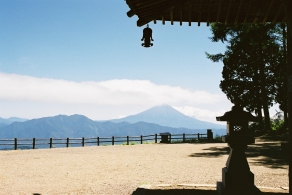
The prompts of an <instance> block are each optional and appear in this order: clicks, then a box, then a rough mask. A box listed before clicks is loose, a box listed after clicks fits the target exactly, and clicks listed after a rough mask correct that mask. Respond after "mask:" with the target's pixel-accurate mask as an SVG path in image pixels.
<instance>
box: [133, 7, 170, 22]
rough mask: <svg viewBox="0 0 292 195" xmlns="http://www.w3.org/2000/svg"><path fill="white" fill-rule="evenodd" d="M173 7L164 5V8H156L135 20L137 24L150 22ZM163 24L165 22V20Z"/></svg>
mask: <svg viewBox="0 0 292 195" xmlns="http://www.w3.org/2000/svg"><path fill="white" fill-rule="evenodd" d="M173 8H174V6H170V7H166V8H165V7H164V8H162V9H159V10H156V11H155V12H154V13H150V14H148V15H143V17H142V19H141V18H140V19H139V20H138V21H137V26H143V25H145V24H147V23H149V22H151V21H152V20H155V19H157V18H160V17H162V15H163V14H165V13H167V12H168V11H170V10H171V9H173ZM163 18H164V17H163ZM163 24H165V21H164V23H163Z"/></svg>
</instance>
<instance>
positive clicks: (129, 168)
mask: <svg viewBox="0 0 292 195" xmlns="http://www.w3.org/2000/svg"><path fill="white" fill-rule="evenodd" d="M226 146H227V145H226V144H218V143H216V144H215V143H214V144H143V145H129V146H98V147H83V148H82V147H80V148H55V149H37V150H17V151H0V160H1V170H0V194H34V193H35V194H110V195H115V194H119V195H123V194H132V193H133V191H135V190H136V189H137V187H138V186H141V185H145V184H150V185H154V186H155V185H158V184H173V185H177V184H213V185H214V184H216V181H221V169H222V167H224V166H225V163H226V160H227V157H228V153H229V152H228V150H226ZM252 147H253V148H255V149H256V148H257V147H258V146H257V145H254V146H252ZM257 156H258V155H257ZM248 160H249V163H250V168H251V171H252V172H253V173H254V174H255V184H256V186H266V187H274V188H279V187H283V186H288V166H287V165H285V164H279V165H277V166H275V163H273V162H268V161H267V159H266V158H265V156H264V155H263V156H260V157H250V158H248Z"/></svg>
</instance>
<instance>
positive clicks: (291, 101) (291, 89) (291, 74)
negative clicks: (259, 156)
mask: <svg viewBox="0 0 292 195" xmlns="http://www.w3.org/2000/svg"><path fill="white" fill-rule="evenodd" d="M291 7H292V2H291V0H284V8H285V15H286V20H287V31H288V32H287V47H288V49H287V53H288V55H287V57H288V63H287V72H288V122H289V192H290V193H291V189H292V178H291V174H292V173H291V169H292V12H291Z"/></svg>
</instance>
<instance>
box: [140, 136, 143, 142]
mask: <svg viewBox="0 0 292 195" xmlns="http://www.w3.org/2000/svg"><path fill="white" fill-rule="evenodd" d="M140 138H141V144H143V136H142V135H141V136H140Z"/></svg>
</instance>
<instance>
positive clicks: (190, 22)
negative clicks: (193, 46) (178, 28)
mask: <svg viewBox="0 0 292 195" xmlns="http://www.w3.org/2000/svg"><path fill="white" fill-rule="evenodd" d="M188 11H189V26H191V25H192V4H191V3H189V10H188Z"/></svg>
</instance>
